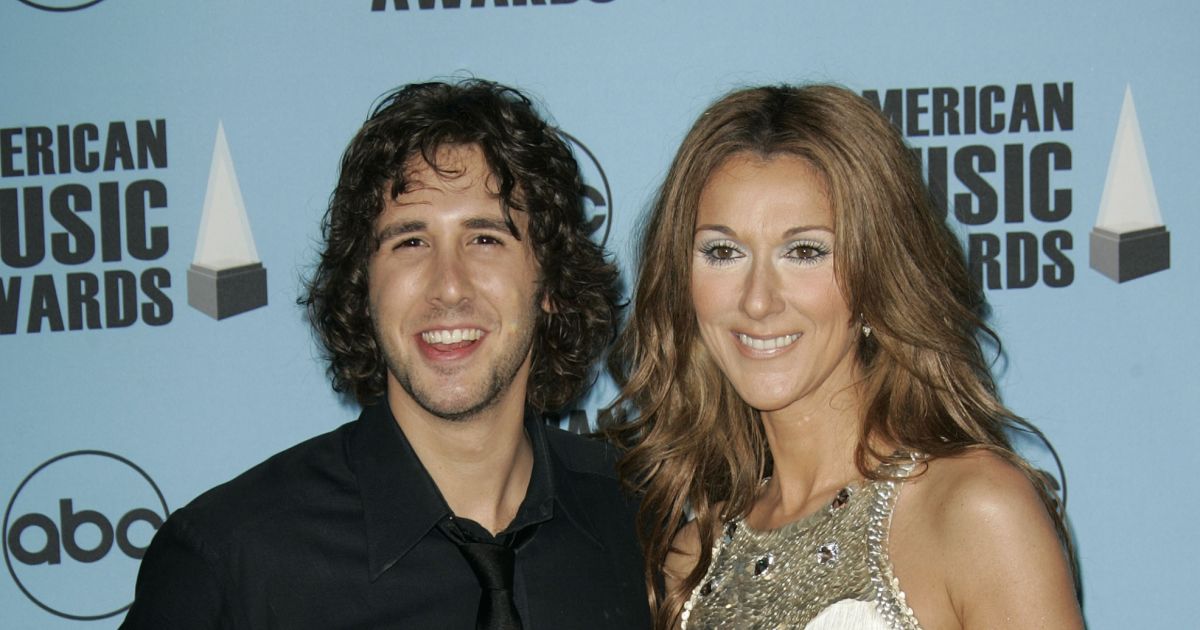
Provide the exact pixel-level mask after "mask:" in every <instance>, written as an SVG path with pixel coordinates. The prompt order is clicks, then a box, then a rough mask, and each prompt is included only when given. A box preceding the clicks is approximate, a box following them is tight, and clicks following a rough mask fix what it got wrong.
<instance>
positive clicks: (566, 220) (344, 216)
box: [299, 79, 620, 411]
mask: <svg viewBox="0 0 1200 630" xmlns="http://www.w3.org/2000/svg"><path fill="white" fill-rule="evenodd" d="M470 145H474V146H476V147H478V148H479V149H480V150H481V151H482V153H483V156H484V159H485V160H486V161H487V165H488V167H489V169H490V170H491V172H492V175H493V176H494V177H495V180H496V182H497V183H498V185H499V189H500V190H499V192H500V201H501V208H502V211H503V213H504V219H505V222H506V223H507V225H508V228H509V230H510V231H511V232H512V233H513V236H514V237H515V238H518V239H521V238H525V235H522V234H520V233H519V232H518V230H517V227H516V225H515V224H514V223H513V221H512V216H511V211H513V210H516V211H519V212H524V213H526V215H527V216H528V218H529V223H528V226H529V227H528V232H529V234H528V238H530V245H531V247H532V249H533V253H534V256H535V258H536V259H537V261H538V265H539V267H540V276H541V290H542V291H543V292H544V295H545V296H546V297H548V298H549V299H548V301H549V305H550V312H549V313H546V312H541V313H540V314H539V317H538V321H537V324H536V329H535V332H534V340H533V359H532V367H531V370H530V377H529V386H528V388H527V396H526V404H527V405H528V406H529V407H531V408H533V409H534V410H536V411H552V410H558V409H562V408H563V407H565V406H566V405H567V404H568V403H570V402H571V401H573V400H575V399H576V398H578V397H579V396H580V395H581V394H582V393H583V391H584V390H585V389H586V388H587V386H588V385H590V382H591V376H592V366H593V364H594V363H595V362H596V360H597V359H599V358H600V355H601V354H603V352H604V350H605V348H607V346H608V344H609V343H611V341H612V339H613V337H614V335H615V332H616V325H617V319H618V311H619V308H620V307H619V305H618V304H619V303H618V301H619V299H620V296H619V292H618V287H617V278H618V274H617V270H616V267H615V266H613V264H612V263H610V262H608V261H607V260H606V259H605V256H604V252H603V250H602V249H601V248H600V247H599V246H598V245H596V244H595V243H593V242H592V241H591V240H590V239H589V238H588V233H587V227H586V221H585V217H584V213H583V202H582V192H583V187H582V182H581V180H580V176H579V166H578V164H577V163H576V161H575V158H574V157H573V156H572V155H571V151H570V149H569V148H568V147H567V144H566V142H565V141H564V137H563V134H562V133H561V132H560V131H559V130H558V129H556V128H555V127H553V126H551V125H549V124H548V123H546V122H545V121H544V120H542V118H541V117H540V116H538V114H537V113H536V112H535V110H534V107H533V104H532V103H531V102H530V100H529V99H528V98H527V97H525V96H524V95H523V94H521V93H520V92H518V91H517V90H515V89H512V88H509V87H506V86H503V85H499V84H497V83H493V82H490V81H484V80H479V79H469V80H463V81H460V82H457V83H421V84H412V85H407V86H404V87H401V88H399V89H397V90H395V91H393V92H391V93H389V94H388V95H387V96H385V97H384V98H383V100H382V101H381V102H380V103H379V104H378V105H377V106H376V107H375V109H374V111H373V112H372V113H371V115H370V117H369V118H368V119H367V121H366V122H365V123H364V124H363V126H362V129H360V130H359V132H358V134H356V135H355V136H354V139H353V140H351V141H350V145H349V146H348V147H347V148H346V153H345V154H344V155H343V156H342V163H341V169H340V175H339V178H338V183H337V188H336V189H335V190H334V192H333V195H332V198H331V200H330V203H329V209H328V210H327V211H326V213H325V217H324V219H323V220H322V223H321V230H322V235H323V237H324V239H325V250H324V252H322V254H321V259H320V262H319V263H318V265H317V268H316V270H315V272H314V273H313V276H312V278H311V279H310V280H309V281H308V283H307V287H306V295H305V296H303V297H301V298H300V300H299V302H300V304H301V305H303V306H305V307H306V308H307V310H308V315H309V318H310V320H311V321H312V323H313V326H314V327H315V329H316V331H317V333H318V335H319V336H320V339H321V341H322V343H323V344H324V346H325V353H326V357H327V359H328V360H329V374H330V377H331V379H332V381H333V388H334V390H336V391H338V392H343V393H349V394H352V395H353V396H354V397H355V398H356V399H357V400H358V402H359V403H360V404H364V405H365V404H370V403H371V402H374V401H376V400H378V399H380V398H381V397H382V396H383V394H384V393H385V390H386V382H387V378H386V375H387V372H386V370H387V365H386V362H385V361H384V358H383V356H382V353H381V351H380V346H379V343H378V342H377V341H376V338H375V333H374V326H373V325H372V322H371V317H370V312H369V309H368V307H367V305H368V295H367V286H368V285H367V262H368V260H369V258H370V256H371V254H372V253H373V252H374V251H375V250H376V249H377V247H378V243H377V242H376V239H375V220H376V218H377V217H378V216H379V214H380V212H381V211H382V210H383V206H384V202H385V200H386V199H387V197H385V195H389V196H390V198H395V197H396V196H397V195H400V194H403V193H404V192H405V190H406V186H407V185H408V182H407V180H406V175H407V174H408V173H409V172H410V168H411V166H412V164H411V161H412V160H413V159H414V158H416V159H423V160H424V161H425V162H426V163H427V164H429V165H430V166H431V167H432V168H434V169H435V170H438V171H439V172H443V173H444V172H447V171H445V170H443V169H441V168H440V167H439V166H438V164H437V161H436V159H435V156H436V155H437V154H438V150H439V149H441V148H442V147H450V146H470Z"/></svg>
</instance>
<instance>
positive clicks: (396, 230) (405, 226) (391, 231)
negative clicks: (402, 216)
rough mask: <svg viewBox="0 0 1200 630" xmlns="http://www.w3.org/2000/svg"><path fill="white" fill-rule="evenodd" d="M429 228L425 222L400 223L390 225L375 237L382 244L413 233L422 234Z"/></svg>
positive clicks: (384, 227)
mask: <svg viewBox="0 0 1200 630" xmlns="http://www.w3.org/2000/svg"><path fill="white" fill-rule="evenodd" d="M427 227H428V225H427V224H426V223H425V222H424V221H401V222H398V223H389V224H387V225H385V226H383V229H382V230H379V233H378V234H376V235H375V240H376V241H377V242H380V243H382V242H384V241H386V240H388V239H390V238H395V237H397V236H402V235H404V234H412V233H413V232H420V231H421V230H424V229H426V228H427Z"/></svg>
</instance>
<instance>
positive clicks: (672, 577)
mask: <svg viewBox="0 0 1200 630" xmlns="http://www.w3.org/2000/svg"><path fill="white" fill-rule="evenodd" d="M713 512H714V513H715V514H720V513H721V505H720V504H717V505H714V506H713ZM721 527H722V523H719V522H718V523H715V524H714V527H713V536H717V535H719V534H720V531H721ZM701 544H703V543H702V541H701V540H700V525H699V523H697V522H696V521H695V520H692V521H688V523H687V524H686V525H684V526H683V527H682V528H680V530H679V532H677V533H676V534H675V538H673V539H672V540H671V551H670V552H669V553H668V554H667V558H666V560H665V561H664V563H663V574H664V576H665V577H666V580H667V585H668V586H671V585H673V584H675V583H678V582H682V581H683V579H684V578H685V577H687V574H688V573H691V571H692V569H694V568H696V563H698V562H699V561H700V547H701Z"/></svg>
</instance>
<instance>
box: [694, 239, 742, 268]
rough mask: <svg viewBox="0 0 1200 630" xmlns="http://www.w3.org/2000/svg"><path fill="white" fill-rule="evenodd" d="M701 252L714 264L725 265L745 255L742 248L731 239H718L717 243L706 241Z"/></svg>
mask: <svg viewBox="0 0 1200 630" xmlns="http://www.w3.org/2000/svg"><path fill="white" fill-rule="evenodd" d="M700 253H701V254H703V255H704V259H705V260H707V261H708V263H709V264H712V265H725V264H729V263H732V262H733V261H735V260H737V259H738V258H741V257H742V256H743V254H742V250H740V249H738V248H737V246H736V245H734V244H733V243H731V242H729V241H717V242H715V243H705V244H704V246H702V247H701V248H700Z"/></svg>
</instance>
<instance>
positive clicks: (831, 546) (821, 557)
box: [813, 540, 841, 567]
mask: <svg viewBox="0 0 1200 630" xmlns="http://www.w3.org/2000/svg"><path fill="white" fill-rule="evenodd" d="M840 554H841V548H839V547H838V544H837V541H836V540H831V541H829V542H827V543H825V544H824V545H821V546H820V547H817V551H816V552H815V553H814V554H813V557H814V558H815V559H816V561H817V564H820V565H824V566H827V567H834V566H837V562H838V555H840Z"/></svg>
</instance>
